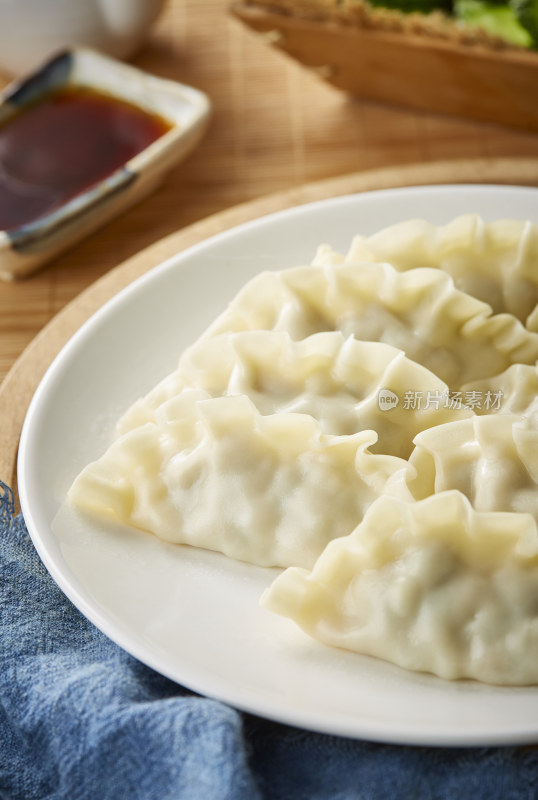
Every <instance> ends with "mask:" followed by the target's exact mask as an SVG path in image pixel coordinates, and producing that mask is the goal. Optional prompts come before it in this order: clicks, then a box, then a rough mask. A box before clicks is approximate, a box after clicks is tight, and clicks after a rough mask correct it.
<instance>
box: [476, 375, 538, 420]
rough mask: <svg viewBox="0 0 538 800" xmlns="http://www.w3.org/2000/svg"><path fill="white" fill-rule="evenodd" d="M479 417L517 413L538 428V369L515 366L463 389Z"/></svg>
mask: <svg viewBox="0 0 538 800" xmlns="http://www.w3.org/2000/svg"><path fill="white" fill-rule="evenodd" d="M462 399H463V400H466V401H467V402H469V401H470V402H471V404H472V408H473V411H474V412H475V413H476V414H516V415H520V416H522V417H525V418H527V419H528V420H529V422H530V423H532V424H533V425H534V426H536V427H537V428H538V367H537V366H530V365H528V364H513V365H512V366H511V367H508V369H507V370H505V371H504V372H502V373H501V374H500V375H494V376H493V377H492V378H484V379H483V380H481V381H472V382H471V383H468V384H465V385H464V386H462Z"/></svg>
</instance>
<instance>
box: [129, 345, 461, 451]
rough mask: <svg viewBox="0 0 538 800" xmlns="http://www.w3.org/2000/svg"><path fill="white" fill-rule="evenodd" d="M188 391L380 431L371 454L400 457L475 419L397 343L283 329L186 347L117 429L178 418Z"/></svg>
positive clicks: (333, 426) (332, 427) (342, 428)
mask: <svg viewBox="0 0 538 800" xmlns="http://www.w3.org/2000/svg"><path fill="white" fill-rule="evenodd" d="M187 387H195V388H199V389H202V390H203V391H204V392H207V395H208V397H221V396H234V395H237V396H241V395H243V396H246V397H248V398H249V399H250V400H251V401H252V402H253V403H254V405H255V406H256V408H257V409H258V411H259V412H260V413H261V414H264V415H268V414H275V413H282V412H285V413H288V412H293V413H302V414H309V415H310V416H312V417H314V418H315V419H316V420H317V421H318V422H319V423H320V426H321V430H322V432H323V433H326V434H334V435H338V436H343V435H349V434H353V433H357V432H358V431H361V430H375V431H376V433H377V435H378V441H377V442H376V443H375V444H372V445H371V448H370V449H371V451H372V452H376V453H385V454H388V455H395V456H399V457H401V458H408V457H409V455H410V453H411V450H412V448H413V444H412V442H413V437H414V436H415V435H416V434H417V433H419V431H422V430H424V429H426V428H429V427H431V426H433V425H440V424H442V423H444V422H448V421H450V420H455V419H463V418H466V417H468V416H470V415H472V411H470V410H469V409H466V408H457V407H452V403H451V398H450V397H449V391H448V387H447V385H446V384H445V383H443V381H441V380H440V379H439V378H437V376H436V375H434V374H433V373H431V372H430V371H429V370H427V369H426V368H425V367H422V366H420V365H419V364H417V363H415V362H414V361H411V360H410V359H408V358H406V356H405V355H404V353H403V352H402V351H401V350H397V349H396V348H394V347H392V346H391V345H387V344H383V343H380V342H360V341H357V340H356V339H354V338H353V337H348V338H347V339H346V338H345V337H344V335H343V334H342V333H340V332H339V331H334V332H330V333H317V334H313V335H312V336H309V337H307V338H306V339H302V340H300V341H293V340H292V339H291V338H290V337H289V335H288V334H287V333H286V332H284V331H245V332H242V333H235V334H221V335H220V336H214V337H211V338H209V339H204V340H203V341H202V342H200V343H198V344H196V345H194V346H193V347H191V348H190V349H189V350H187V352H186V353H185V355H184V356H183V357H182V358H181V361H180V364H179V368H178V369H177V370H176V371H175V372H174V373H172V374H171V375H169V376H168V377H167V378H165V379H164V380H163V381H162V382H161V383H160V384H159V385H158V386H157V387H156V388H155V389H154V390H153V391H151V392H150V393H149V394H148V395H147V396H146V397H144V398H142V399H140V400H139V401H137V402H136V403H135V404H134V405H133V406H132V407H131V408H130V409H129V410H128V411H127V413H126V414H125V415H124V416H123V418H122V419H121V420H120V423H119V425H118V430H119V432H120V433H125V432H127V431H128V430H132V429H133V428H135V427H138V426H140V425H143V424H145V423H147V422H154V421H155V415H156V412H157V409H161V412H162V413H164V414H167V413H168V414H172V415H173V414H174V411H173V406H174V403H175V398H177V397H180V396H181V392H182V391H183V390H184V389H185V388H187ZM393 402H394V403H396V405H391V403H393Z"/></svg>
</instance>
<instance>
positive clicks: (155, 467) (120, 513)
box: [69, 389, 409, 566]
mask: <svg viewBox="0 0 538 800" xmlns="http://www.w3.org/2000/svg"><path fill="white" fill-rule="evenodd" d="M203 396H204V393H203V392H202V390H199V389H198V390H189V389H187V390H185V392H183V394H182V395H181V396H180V397H178V398H177V399H176V402H175V404H174V408H173V411H174V413H173V414H171V413H170V411H171V409H170V408H168V409H165V408H163V409H159V410H158V414H157V416H156V422H155V423H151V422H149V423H147V424H146V425H143V426H141V427H139V428H135V429H134V430H132V431H130V432H129V433H127V434H125V435H124V436H122V437H120V438H119V439H117V440H116V441H115V442H114V443H113V444H112V445H111V447H110V448H109V449H108V451H107V452H106V453H105V454H104V455H103V456H102V457H101V458H100V459H99V460H98V461H96V462H94V463H92V464H90V465H89V466H88V467H86V468H85V469H84V470H83V472H82V473H81V474H80V475H79V476H78V478H77V479H76V480H75V482H74V484H73V486H72V488H71V490H70V493H69V498H70V500H71V502H72V503H74V504H75V505H76V506H78V507H80V508H84V509H87V510H91V511H93V512H94V513H97V514H98V515H101V516H108V517H113V518H115V519H117V520H118V521H120V522H122V523H125V524H127V525H130V526H133V527H136V528H140V529H142V530H145V531H149V532H151V533H154V534H155V535H157V536H159V537H161V538H163V539H166V540H167V541H170V542H176V543H185V544H190V545H194V546H197V547H204V548H209V549H211V550H218V551H220V552H222V553H224V554H226V555H227V556H230V557H231V558H235V559H238V560H242V561H248V562H251V563H254V564H259V565H263V566H290V565H301V566H311V565H312V563H313V562H314V560H315V559H316V558H317V556H318V555H319V554H320V553H321V551H322V550H323V548H324V547H325V545H326V544H327V542H328V541H330V540H331V539H333V538H334V537H336V536H342V535H344V534H346V533H349V532H350V531H351V530H353V528H354V527H355V526H356V525H357V523H358V522H359V521H360V519H361V518H362V516H363V514H364V512H365V510H366V508H367V507H368V506H369V505H370V504H371V503H372V501H373V500H374V499H375V498H376V497H377V496H379V494H380V493H381V492H383V491H388V490H390V486H391V485H392V484H394V491H395V492H397V491H399V489H398V487H401V486H403V485H405V475H406V473H407V470H408V469H409V467H408V464H407V462H406V461H404V460H402V459H399V458H395V457H393V456H385V455H374V454H372V453H370V452H369V450H368V448H369V446H370V445H372V444H374V442H375V441H376V434H375V433H374V432H373V431H362V432H360V433H356V434H354V435H352V436H330V435H325V434H323V433H321V430H320V426H319V424H318V423H317V422H316V420H314V419H313V418H312V417H310V416H308V415H306V414H287V413H282V414H273V415H270V416H261V415H260V414H259V413H258V412H257V411H256V409H255V407H254V406H253V405H252V403H251V402H250V401H249V400H248V398H246V397H220V398H217V399H203Z"/></svg>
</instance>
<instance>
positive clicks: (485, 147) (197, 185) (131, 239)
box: [0, 0, 538, 480]
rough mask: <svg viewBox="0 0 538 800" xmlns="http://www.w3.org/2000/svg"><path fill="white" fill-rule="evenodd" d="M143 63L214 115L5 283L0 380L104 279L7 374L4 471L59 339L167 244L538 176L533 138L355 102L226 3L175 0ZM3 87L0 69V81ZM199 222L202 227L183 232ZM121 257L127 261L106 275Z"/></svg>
mask: <svg viewBox="0 0 538 800" xmlns="http://www.w3.org/2000/svg"><path fill="white" fill-rule="evenodd" d="M135 63H136V64H137V65H138V66H140V67H141V68H143V69H146V70H147V71H149V72H152V73H154V74H157V75H160V76H163V77H166V78H171V79H175V80H179V81H182V82H184V83H188V84H191V85H193V86H196V87H198V88H200V89H202V90H204V91H206V92H207V93H208V94H209V96H210V97H211V100H212V102H213V107H214V113H213V119H212V123H211V126H210V129H209V132H208V134H207V135H206V137H205V139H204V141H203V142H202V143H201V145H200V146H199V147H198V148H197V149H196V150H195V151H194V153H193V154H192V155H191V156H190V157H189V158H188V160H186V161H185V162H184V163H183V164H181V165H180V166H179V167H178V168H176V169H175V170H174V172H173V173H172V174H170V176H169V177H168V179H167V181H166V183H165V184H164V185H163V186H162V187H161V189H160V190H159V191H157V192H156V193H155V194H154V195H152V196H151V197H150V198H148V199H147V200H145V201H144V202H143V203H141V204H140V205H139V206H137V207H135V208H133V209H132V210H131V211H129V212H128V213H126V214H125V215H124V216H122V217H120V218H118V219H117V220H115V221H114V222H112V223H110V224H109V225H107V226H106V227H104V228H102V229H101V230H100V231H98V232H96V233H95V234H93V235H92V236H91V237H90V238H88V239H87V240H85V241H84V242H82V243H80V244H79V245H78V246H77V247H75V248H74V249H72V250H71V251H69V252H68V253H66V254H64V255H63V256H62V257H61V258H59V259H58V260H57V261H56V262H55V263H54V264H52V265H50V266H48V267H46V268H45V269H44V270H43V271H42V272H40V273H37V274H35V275H34V276H32V277H30V278H28V279H27V280H25V281H23V282H20V283H12V284H9V283H0V380H2V379H3V378H4V377H5V376H6V374H7V373H8V371H9V370H10V368H11V367H12V366H13V365H14V363H15V361H16V360H17V358H18V357H19V356H20V354H21V353H22V351H23V350H24V348H25V347H26V346H27V345H28V344H29V343H30V342H31V341H32V340H33V339H34V337H36V335H38V334H39V333H40V331H42V330H43V328H45V326H46V325H47V323H49V322H50V320H51V319H52V318H53V317H54V316H55V315H56V314H58V312H60V311H61V310H62V309H63V308H64V307H65V306H66V305H67V304H68V303H70V301H72V300H73V298H76V297H77V296H79V295H80V294H81V292H83V290H85V289H86V288H87V287H89V286H91V285H92V284H94V282H95V281H97V280H98V279H99V278H101V277H102V276H106V277H104V279H103V281H102V282H100V283H97V285H96V286H95V288H93V287H92V289H91V290H90V292H89V293H87V294H83V295H81V296H80V300H79V301H77V303H76V304H74V305H72V306H71V307H70V309H69V310H68V311H67V312H66V314H65V316H62V318H61V319H62V320H63V321H62V324H61V325H57V324H56V322H55V323H53V324H52V325H51V326H50V327H48V328H47V330H46V331H45V332H44V333H42V334H40V336H39V337H38V339H37V341H36V342H35V344H33V345H32V347H31V348H30V350H29V351H28V352H27V353H26V354H25V357H24V358H23V359H22V360H21V361H20V362H18V363H17V365H16V366H15V367H14V368H13V371H12V373H11V375H10V377H9V380H8V381H7V382H6V383H5V385H4V387H3V391H2V397H1V399H0V421H1V427H0V430H1V431H2V432H1V434H0V467H1V469H0V477H1V478H2V479H4V480H5V479H6V478H8V480H10V479H11V478H12V469H13V463H14V452H13V446H14V443H15V447H16V441H17V440H18V430H19V428H20V423H21V421H22V415H23V414H24V410H25V407H26V403H27V401H28V398H29V395H31V392H32V391H33V386H35V383H36V380H37V379H38V377H39V375H40V374H42V372H43V371H44V369H45V367H46V366H47V363H48V360H49V359H50V358H52V355H53V354H54V352H55V351H56V349H58V348H59V346H61V344H62V343H63V341H64V340H65V337H66V336H68V335H69V332H70V331H71V330H73V329H74V328H76V327H78V325H79V324H80V321H81V320H82V318H83V316H84V311H85V310H86V311H87V312H88V313H90V312H91V311H92V310H93V308H95V307H96V304H97V305H98V304H99V303H100V302H102V300H104V299H106V297H108V295H109V293H110V291H112V292H113V291H116V290H117V289H118V288H120V286H121V285H122V281H126V282H128V281H129V280H131V278H132V277H134V276H135V275H136V274H137V273H138V272H139V271H144V270H146V269H148V268H149V267H150V266H152V265H153V264H154V263H157V262H158V261H160V260H161V259H162V258H163V257H165V256H166V255H168V254H169V253H170V252H176V250H178V249H181V248H183V247H185V246H187V245H188V244H190V243H192V242H194V241H196V239H197V237H199V238H203V237H204V236H206V235H209V234H211V233H214V232H216V231H218V230H220V229H222V228H223V227H229V226H230V225H233V224H235V223H236V222H237V221H239V220H241V219H243V218H251V216H258V215H259V214H261V213H265V212H266V211H267V210H274V209H276V208H278V207H285V206H286V205H293V204H295V203H297V202H305V201H306V200H308V199H313V198H314V197H317V196H331V194H339V193H345V192H346V191H360V190H363V189H370V188H378V187H379V186H398V185H406V184H407V183H437V182H446V181H459V180H462V181H469V182H482V181H490V182H508V183H510V182H514V183H532V184H535V183H538V179H537V176H536V159H538V135H535V134H529V133H522V132H516V131H514V130H511V129H509V128H504V127H500V126H495V125H490V124H482V123H478V122H472V121H467V120H463V119H460V118H455V117H449V116H442V115H435V114H430V113H425V112H419V111H410V110H408V109H407V110H406V109H403V108H400V107H397V106H390V105H383V104H380V103H375V102H367V101H365V100H357V99H356V98H352V97H350V96H348V95H346V94H345V93H344V92H340V91H338V90H336V89H334V88H332V87H330V86H328V85H327V84H325V83H324V82H323V81H322V80H321V79H320V78H319V76H318V75H316V74H315V73H314V72H312V71H309V70H308V69H305V68H304V67H301V66H300V65H299V64H297V63H296V62H295V61H292V60H290V59H289V58H288V57H287V56H285V55H283V54H281V53H279V52H277V51H275V50H273V49H272V48H270V47H268V46H267V44H266V43H265V42H264V41H263V40H262V39H260V37H259V36H258V35H257V34H254V33H252V32H250V31H249V30H247V29H246V28H245V27H244V26H243V25H241V23H239V22H238V21H237V20H236V19H234V18H233V17H232V16H231V14H230V13H229V9H228V2H227V0H168V3H167V4H166V6H165V11H164V13H163V15H162V16H161V18H160V19H159V21H158V23H157V24H156V26H155V27H154V28H153V29H152V31H151V33H150V36H149V40H148V42H147V45H146V47H145V49H144V50H143V51H142V52H141V53H140V54H139V55H138V56H137V58H136V59H135ZM7 83H8V78H7V76H6V77H5V78H2V77H1V76H0V86H1V85H5V84H7ZM512 157H518V158H519V159H522V160H521V161H518V162H512V161H511V160H510V159H511V158H512ZM438 162H445V163H438ZM416 165H419V166H416ZM379 170H381V172H379ZM348 175H351V177H349V178H348V177H345V176H348ZM328 179H334V180H328ZM324 180H325V181H326V182H324V183H322V184H319V183H318V182H319V181H324ZM310 184H315V187H312V186H311V185H310ZM282 192H284V193H285V194H284V195H282ZM320 192H321V194H318V193H320ZM275 193H276V194H277V195H278V196H277V198H276V199H275V197H274V195H275ZM268 196H269V197H268ZM260 198H262V199H260ZM263 198H267V199H263ZM251 201H256V202H254V204H251ZM245 203H246V204H247V205H246V206H245V205H243V206H242V207H240V208H239V209H237V208H233V207H234V206H236V205H237V204H245ZM281 204H283V205H281ZM230 208H232V210H231V211H227V212H226V213H225V214H224V215H222V216H220V215H219V212H222V211H224V210H225V209H230ZM211 215H213V216H211ZM214 215H217V216H214ZM245 215H246V216H245ZM207 217H211V218H210V219H208V220H207V221H205V220H206V218H207ZM201 220H204V221H203V222H201V223H200V222H199V221H201ZM193 223H199V224H198V225H196V226H195V227H190V228H188V230H183V229H185V228H186V227H187V226H191V225H192V224H193ZM163 237H171V238H164V241H162V242H161V241H160V240H162V239H163ZM152 245H154V247H152ZM148 248H149V249H148ZM140 251H145V252H143V253H142V254H141V255H137V254H138V253H140ZM126 260H129V261H128V263H129V266H128V267H121V268H120V269H119V270H117V271H115V272H111V270H113V268H114V267H116V266H117V265H118V264H121V263H122V262H124V261H126ZM109 273H110V275H111V276H113V277H111V278H110V280H112V283H108V280H109ZM70 326H71V327H70ZM19 387H21V388H20V389H19Z"/></svg>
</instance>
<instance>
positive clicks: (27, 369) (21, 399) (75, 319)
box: [0, 158, 538, 488]
mask: <svg viewBox="0 0 538 800" xmlns="http://www.w3.org/2000/svg"><path fill="white" fill-rule="evenodd" d="M446 183H487V184H513V185H520V186H538V159H523V158H522V159H517V158H506V159H481V160H466V161H445V162H437V163H429V164H421V165H410V166H405V167H391V168H386V169H380V170H372V171H367V172H359V173H355V174H352V175H346V176H343V177H339V178H334V179H330V180H325V181H321V182H318V183H314V184H307V185H304V186H301V187H298V188H296V189H292V190H289V191H286V192H283V193H279V194H277V195H271V196H269V197H263V198H261V199H258V200H255V201H253V202H249V203H246V204H243V205H240V206H236V207H234V208H231V209H229V210H227V211H224V212H221V213H219V214H216V215H214V216H212V217H209V218H207V219H205V220H203V221H201V222H198V223H196V224H194V225H191V226H190V227H188V228H184V229H183V230H180V231H178V232H177V233H174V234H172V235H171V236H168V237H166V238H165V239H162V240H161V241H159V242H157V243H156V244H154V245H152V246H150V247H148V248H147V249H145V250H142V251H141V252H140V253H138V254H137V255H136V256H134V257H133V258H130V259H129V260H128V261H125V262H124V263H123V264H120V265H119V266H118V267H116V268H115V269H113V270H111V271H110V272H109V273H107V274H106V275H105V276H104V277H103V278H101V279H100V280H99V281H97V282H96V283H95V284H93V285H92V286H90V287H89V288H88V289H86V291H84V292H83V293H82V294H80V295H79V296H78V297H77V298H75V300H73V301H72V302H71V303H70V304H69V305H67V306H66V307H65V308H64V309H63V310H62V311H61V312H60V313H59V314H57V316H56V317H55V318H54V319H53V320H52V321H51V322H50V323H49V324H48V325H47V326H46V327H45V328H44V329H43V330H42V331H41V333H40V334H39V335H38V336H37V337H36V338H35V339H34V340H33V342H32V343H31V344H30V345H29V347H27V348H26V350H25V351H24V352H23V354H22V355H21V356H20V358H19V359H18V360H17V362H16V363H15V364H14V366H13V367H12V369H11V371H10V372H9V373H8V375H7V377H6V379H5V380H4V382H3V384H2V386H0V426H1V427H0V431H1V448H0V479H1V480H3V481H4V482H5V483H7V484H8V485H10V486H12V487H13V488H15V486H16V459H17V448H18V442H19V436H20V432H21V428H22V424H23V421H24V417H25V414H26V410H27V408H28V404H29V403H30V400H31V398H32V395H33V393H34V391H35V389H36V388H37V386H38V384H39V382H40V380H41V378H42V377H43V374H44V373H45V371H46V369H47V367H48V366H49V365H50V363H51V362H52V360H53V359H54V357H55V356H56V354H57V353H58V352H59V351H60V350H61V348H62V347H63V345H64V344H65V343H66V342H67V341H68V339H69V338H70V337H71V336H72V335H73V333H75V331H76V330H77V329H78V328H79V327H80V326H81V325H82V323H83V322H85V320H87V319H88V318H89V317H90V316H91V315H92V314H93V313H94V312H95V311H96V310H97V309H98V308H100V307H101V306H102V305H103V304H104V303H105V302H106V301H107V300H109V299H110V298H111V297H113V296H114V295H115V294H116V293H117V292H118V291H120V290H121V289H122V288H124V287H125V286H127V285H128V284H129V283H131V282H132V281H133V280H134V279H136V278H138V277H139V276H140V275H142V274H143V273H145V272H147V271H148V270H149V269H151V268H152V267H155V266H157V265H158V264H159V263H161V262H162V261H164V260H165V259H166V258H169V257H170V256H172V255H174V254H176V253H178V252H180V251H182V250H185V248H187V247H190V246H192V245H194V244H196V243H197V242H200V241H202V240H203V239H206V238H207V237H209V236H213V235H215V234H217V233H220V232H221V231H224V230H227V229H229V228H232V227H234V226H235V225H239V224H240V223H243V222H247V221H248V220H252V219H256V218H257V217H260V216H263V215H264V214H270V213H273V212H275V211H280V210H283V209H286V208H291V207H292V206H296V205H301V204H302V203H310V202H314V201H317V200H323V199H326V198H330V197H337V196H340V195H345V194H351V193H355V192H365V191H372V190H376V189H388V188H396V187H403V186H419V185H432V184H446ZM509 215H510V209H506V216H509Z"/></svg>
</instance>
